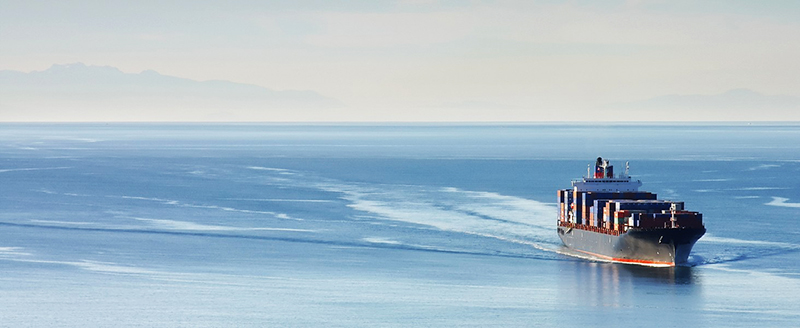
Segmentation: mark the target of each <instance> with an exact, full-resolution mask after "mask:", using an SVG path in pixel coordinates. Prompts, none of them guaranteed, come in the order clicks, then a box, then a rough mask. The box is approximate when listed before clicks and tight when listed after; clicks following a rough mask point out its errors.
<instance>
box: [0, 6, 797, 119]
mask: <svg viewBox="0 0 800 328" xmlns="http://www.w3.org/2000/svg"><path fill="white" fill-rule="evenodd" d="M72 62H83V63H86V64H91V65H109V66H114V67H118V68H119V69H121V70H122V71H124V72H130V73H138V72H140V71H142V70H147V69H153V70H156V71H158V72H159V73H161V74H165V75H173V76H178V77H184V78H190V79H194V80H201V81H202V80H228V81H234V82H241V83H250V84H255V85H259V86H263V87H266V88H271V89H276V90H285V89H298V90H313V91H316V92H319V93H320V94H322V95H325V96H328V97H332V98H335V99H337V100H339V101H341V102H342V103H344V104H345V107H346V110H344V111H342V113H343V114H342V115H345V116H347V117H352V119H353V120H393V119H397V120H409V119H413V118H415V117H417V118H421V119H428V120H448V118H450V119H453V118H455V119H454V120H459V119H458V118H459V117H460V118H462V119H464V118H469V119H476V120H479V119H483V118H485V119H491V120H535V119H537V118H541V119H553V118H557V117H563V115H562V116H559V115H556V114H555V113H559V112H560V113H563V112H564V111H570V110H575V111H578V112H582V111H584V110H587V109H593V108H600V107H603V106H606V105H609V104H615V103H628V102H636V101H640V100H645V99H649V98H653V97H658V96H663V95H669V94H680V95H688V94H709V95H712V94H721V93H724V92H726V91H728V90H731V89H737V88H745V89H750V90H753V91H756V92H759V93H762V94H765V95H788V96H795V97H797V96H800V1H796V0H787V1H780V0H771V1H733V0H731V1H714V0H704V1H693V0H687V1H683V0H677V1H648V0H642V1H530V0H528V1H428V0H407V1H372V0H370V1H301V0H289V1H264V0H258V1H255V0H254V1H202V0H191V1H4V0H0V69H8V70H18V71H25V72H28V71H34V70H44V69H47V68H48V67H50V66H51V65H52V64H55V63H59V64H64V63H72ZM584 120H591V118H590V117H587V118H586V119H584Z"/></svg>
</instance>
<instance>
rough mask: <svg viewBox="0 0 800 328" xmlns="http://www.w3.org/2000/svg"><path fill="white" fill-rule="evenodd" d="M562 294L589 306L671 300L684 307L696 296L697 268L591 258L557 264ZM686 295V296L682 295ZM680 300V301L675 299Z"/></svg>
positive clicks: (638, 304)
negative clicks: (609, 261) (637, 263)
mask: <svg viewBox="0 0 800 328" xmlns="http://www.w3.org/2000/svg"><path fill="white" fill-rule="evenodd" d="M560 266H561V268H560V271H561V279H560V281H561V283H562V287H563V288H562V290H564V291H571V292H566V293H564V294H563V295H562V296H563V297H568V298H570V300H569V301H571V302H573V303H574V304H581V305H583V306H589V307H638V306H641V305H642V304H654V303H652V302H653V301H655V302H656V303H655V304H664V301H667V302H668V303H669V301H668V300H669V299H670V298H674V299H673V301H677V302H680V303H683V304H682V305H681V306H687V305H689V304H687V300H688V302H689V303H692V302H693V300H694V301H696V300H698V299H701V298H702V297H691V296H692V295H695V296H700V294H701V292H702V290H701V283H700V277H699V275H698V271H697V270H696V269H695V268H692V267H670V268H656V267H645V266H638V265H628V264H618V263H604V262H591V261H563V262H562V263H561V264H560ZM686 296H690V297H686ZM679 299H680V301H678V300H679Z"/></svg>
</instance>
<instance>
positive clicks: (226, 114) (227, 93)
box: [0, 63, 341, 121]
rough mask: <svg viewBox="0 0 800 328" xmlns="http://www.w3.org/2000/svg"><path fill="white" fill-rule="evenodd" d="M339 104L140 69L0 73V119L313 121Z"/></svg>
mask: <svg viewBox="0 0 800 328" xmlns="http://www.w3.org/2000/svg"><path fill="white" fill-rule="evenodd" d="M339 106H341V103H340V102H339V101H337V100H335V99H332V98H329V97H325V96H323V95H320V94H319V93H317V92H314V91H295V90H287V91H276V90H271V89H267V88H263V87H260V86H256V85H251V84H242V83H234V82H229V81H194V80H190V79H184V78H179V77H174V76H167V75H162V74H159V73H157V72H155V71H152V70H146V71H143V72H141V73H138V74H131V73H124V72H122V71H120V70H119V69H117V68H114V67H110V66H87V65H84V64H82V63H75V64H67V65H53V66H52V67H50V68H49V69H47V70H44V71H34V72H30V73H25V72H18V71H9V70H4V71H0V121H120V120H122V121H131V120H133V121H215V120H223V121H230V120H264V121H274V120H294V119H300V120H314V119H313V116H314V113H315V112H319V111H324V110H326V109H330V108H335V107H339Z"/></svg>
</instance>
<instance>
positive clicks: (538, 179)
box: [0, 124, 800, 327]
mask: <svg viewBox="0 0 800 328" xmlns="http://www.w3.org/2000/svg"><path fill="white" fill-rule="evenodd" d="M597 156H603V157H605V158H608V159H610V160H611V161H612V163H614V164H616V165H617V170H618V171H620V170H621V168H622V167H624V162H625V161H630V163H631V172H630V173H631V175H633V176H634V177H635V178H638V179H641V180H642V182H643V184H644V185H643V187H642V189H643V190H647V191H652V192H656V193H658V194H659V197H660V198H662V199H673V200H681V201H685V202H686V206H687V209H690V210H696V211H700V212H702V213H703V214H704V221H705V224H706V227H707V229H708V233H707V234H706V236H704V237H703V238H702V239H701V240H700V241H699V242H698V243H697V245H696V246H695V249H694V251H693V253H692V255H691V256H690V262H691V266H690V267H680V268H671V269H669V268H667V269H665V268H649V267H640V266H631V265H620V264H612V263H604V262H599V261H593V260H590V259H580V258H573V257H570V256H566V255H563V253H564V250H563V247H562V246H561V244H560V241H559V240H558V237H557V235H556V232H555V222H556V209H555V204H554V202H555V190H557V189H560V188H566V187H569V186H570V185H569V182H570V180H571V179H575V178H578V177H580V176H581V175H583V174H585V172H586V167H587V164H589V163H592V162H594V159H595V158H596V157H597ZM0 209H2V211H0V268H2V275H0V322H2V324H1V325H2V326H10V327H43V326H61V327H86V326H145V327H176V326H187V327H203V326H206V327H219V326H234V327H245V326H257V327H264V326H301V327H302V326H306V327H321V326H324V327H336V326H368V327H373V326H413V327H418V326H479V327H483V326H490V325H491V326H544V327H548V326H549V327H583V326H587V325H588V326H596V325H598V324H601V325H603V326H611V325H613V326H621V327H642V326H652V325H655V326H679V325H682V326H689V327H696V326H712V327H722V326H725V327H731V326H734V327H752V326H756V325H758V326H759V327H761V326H765V325H766V326H775V327H787V326H797V325H798V323H800V310H798V308H799V307H798V305H797V304H798V301H800V298H798V295H800V228H798V227H799V226H800V225H798V222H800V221H798V220H800V125H797V124H760V125H726V124H688V125H676V124H650V125H642V124H619V125H614V124H608V125H601V126H595V125H588V124H572V125H568V124H533V125H525V124H519V125H458V124H444V125H426V124H418V125H356V124H351V125H325V124H318V125H293V124H266V125H265V124H261V125H259V124H217V125H198V124H2V125H0Z"/></svg>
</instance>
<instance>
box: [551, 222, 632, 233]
mask: <svg viewBox="0 0 800 328" xmlns="http://www.w3.org/2000/svg"><path fill="white" fill-rule="evenodd" d="M558 225H560V226H562V227H565V228H572V229H580V230H586V231H592V232H597V233H603V234H607V235H612V236H619V235H621V234H622V231H619V230H614V229H606V228H601V227H596V226H593V225H587V224H579V223H572V222H559V223H558Z"/></svg>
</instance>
